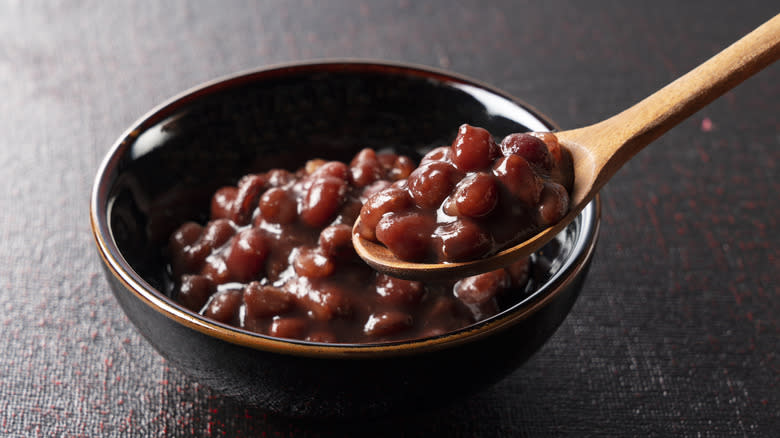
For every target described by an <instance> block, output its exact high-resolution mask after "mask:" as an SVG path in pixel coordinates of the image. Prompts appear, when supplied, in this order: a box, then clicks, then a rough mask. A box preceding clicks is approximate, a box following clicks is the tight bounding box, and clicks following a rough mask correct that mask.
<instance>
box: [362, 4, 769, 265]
mask: <svg viewBox="0 0 780 438" xmlns="http://www.w3.org/2000/svg"><path fill="white" fill-rule="evenodd" d="M778 58H780V14H779V15H776V16H775V17H773V18H772V19H770V20H769V21H767V22H766V23H764V24H762V25H761V26H759V27H758V28H756V29H755V30H753V31H752V32H750V33H749V34H747V35H746V36H744V37H743V38H741V39H740V40H738V41H737V42H735V43H734V44H732V45H731V46H729V47H727V48H726V49H725V50H723V51H722V52H720V53H718V54H717V55H715V56H714V57H712V58H710V59H709V60H707V61H706V62H704V63H703V64H701V65H699V66H698V67H696V68H695V69H693V70H691V71H690V72H688V73H687V74H685V75H683V76H682V77H680V78H678V79H677V80H675V81H674V82H672V83H670V84H669V85H667V86H665V87H663V88H661V89H660V90H658V91H657V92H655V93H654V94H652V95H650V96H648V97H647V98H645V99H644V100H642V101H640V102H639V103H637V104H635V105H634V106H632V107H630V108H628V109H627V110H625V111H623V112H621V113H619V114H617V115H615V116H613V117H611V118H609V119H606V120H604V121H602V122H599V123H596V124H593V125H590V126H586V127H583V128H578V129H573V130H567V131H562V132H556V133H555V134H556V136H557V137H558V141H559V142H560V144H561V145H563V146H564V147H566V148H568V150H569V151H570V152H571V154H572V159H573V161H574V185H573V187H572V192H571V195H570V208H569V212H568V214H566V216H564V217H563V219H561V220H560V221H559V222H558V223H556V224H555V225H553V226H550V227H549V228H546V229H544V230H542V231H540V232H539V233H537V234H536V235H534V236H533V237H531V238H529V239H527V240H525V241H523V242H520V243H518V244H516V245H514V246H512V247H509V248H506V249H504V250H502V251H500V252H498V253H496V254H494V255H491V256H488V257H485V258H480V259H476V260H470V261H465V262H450V263H415V262H408V261H403V260H400V259H398V258H396V257H395V256H394V255H393V254H392V253H391V252H390V251H389V250H388V249H387V248H386V247H384V246H382V245H381V244H378V243H375V242H372V241H369V240H366V239H364V238H362V237H360V235H359V234H358V233H357V232H356V231H355V230H357V229H358V227H359V226H360V219H358V220H357V221H356V222H355V226H354V228H353V233H352V242H353V245H354V247H355V250H356V251H357V253H358V255H359V256H360V257H361V258H362V259H363V260H365V261H366V263H368V264H369V265H370V266H371V267H373V268H374V269H376V270H378V271H380V272H384V273H387V274H389V275H392V276H395V277H400V278H407V279H419V280H435V279H437V278H445V277H466V276H470V275H476V274H479V273H482V272H487V271H492V270H495V269H498V268H501V267H504V266H507V265H509V264H511V263H512V262H514V261H517V260H519V259H520V258H522V257H527V256H528V255H530V254H531V253H533V252H534V251H536V250H538V249H540V248H541V247H542V246H544V245H545V244H546V243H547V242H549V241H550V240H552V239H553V238H554V237H555V235H557V234H558V233H559V232H561V231H562V230H563V229H564V228H566V226H567V225H568V224H569V223H570V222H571V221H573V220H574V219H575V218H576V217H577V216H578V215H579V214H580V212H581V211H582V209H583V208H584V207H585V206H586V205H587V204H588V203H589V202H590V201H591V200H592V199H593V198H594V197H595V196H596V194H597V193H598V191H599V190H600V189H601V188H602V187H603V186H604V185H605V184H606V183H607V182H608V181H609V180H610V178H612V176H614V175H615V173H617V171H618V170H619V169H620V168H621V167H622V166H623V165H624V164H625V163H626V162H628V161H629V160H630V159H631V158H633V157H634V155H636V154H637V153H638V152H639V151H640V150H642V149H643V148H644V147H645V146H647V145H648V144H650V143H651V142H653V141H654V140H655V139H657V138H658V137H660V136H661V135H663V134H664V133H665V132H667V131H668V130H670V129H671V128H672V127H674V126H676V125H677V124H678V123H680V122H682V121H683V120H685V119H686V118H688V117H689V116H691V115H692V114H694V113H695V112H697V111H698V110H700V109H702V108H703V107H705V106H706V105H708V104H709V103H710V102H712V101H713V100H715V99H716V98H717V97H719V96H721V95H722V94H724V93H725V92H726V91H728V90H730V89H732V88H734V87H735V86H737V85H738V84H739V83H741V82H742V81H744V80H745V79H747V78H749V77H751V76H753V75H754V74H756V73H758V72H759V71H761V70H762V69H764V68H765V67H767V66H769V65H771V64H772V63H773V62H775V61H776V60H777V59H778Z"/></svg>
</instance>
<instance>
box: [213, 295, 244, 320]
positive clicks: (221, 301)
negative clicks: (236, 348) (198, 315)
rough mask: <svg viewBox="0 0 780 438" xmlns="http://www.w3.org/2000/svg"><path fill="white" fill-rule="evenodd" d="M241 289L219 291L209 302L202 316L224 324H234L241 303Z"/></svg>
mask: <svg viewBox="0 0 780 438" xmlns="http://www.w3.org/2000/svg"><path fill="white" fill-rule="evenodd" d="M242 296H243V294H242V292H241V289H227V290H221V291H219V292H217V293H216V294H214V296H213V297H212V298H211V301H209V304H208V306H207V307H206V311H205V312H204V315H205V316H206V317H209V318H211V319H214V320H217V321H219V322H224V323H235V322H236V321H237V317H238V309H239V308H240V307H241V301H242Z"/></svg>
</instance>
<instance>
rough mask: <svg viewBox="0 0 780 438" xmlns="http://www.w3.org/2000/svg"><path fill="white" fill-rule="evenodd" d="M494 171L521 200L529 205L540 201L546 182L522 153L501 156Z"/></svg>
mask: <svg viewBox="0 0 780 438" xmlns="http://www.w3.org/2000/svg"><path fill="white" fill-rule="evenodd" d="M493 173H494V174H495V175H496V177H497V178H498V179H499V181H501V183H502V184H504V186H506V188H507V189H508V190H509V192H510V193H512V194H513V195H515V197H516V198H517V199H519V200H520V201H521V202H524V203H525V204H527V205H529V206H532V205H536V204H537V203H538V202H539V196H540V195H541V193H542V188H543V187H544V183H543V181H542V180H541V179H540V178H539V177H537V176H536V174H535V173H534V171H533V169H532V168H531V165H530V164H529V163H528V161H527V160H526V159H525V158H523V157H521V156H520V155H507V156H506V157H502V158H499V159H498V160H496V163H495V165H494V166H493Z"/></svg>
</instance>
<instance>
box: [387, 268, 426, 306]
mask: <svg viewBox="0 0 780 438" xmlns="http://www.w3.org/2000/svg"><path fill="white" fill-rule="evenodd" d="M376 293H377V294H379V296H380V297H381V298H380V301H381V302H384V303H388V304H391V305H394V306H403V307H411V306H415V305H416V304H418V303H419V302H420V301H421V300H422V298H423V295H424V294H425V286H424V285H423V284H422V283H420V282H419V281H411V280H403V279H400V278H395V277H391V276H389V275H386V274H378V275H377V277H376Z"/></svg>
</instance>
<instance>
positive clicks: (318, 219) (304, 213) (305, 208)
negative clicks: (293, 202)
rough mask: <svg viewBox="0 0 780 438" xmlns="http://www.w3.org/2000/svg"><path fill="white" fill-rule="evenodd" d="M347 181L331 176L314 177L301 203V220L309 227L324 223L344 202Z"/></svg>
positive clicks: (320, 225)
mask: <svg viewBox="0 0 780 438" xmlns="http://www.w3.org/2000/svg"><path fill="white" fill-rule="evenodd" d="M346 192H347V183H346V182H345V181H344V180H341V179H339V178H335V177H332V176H324V177H321V178H317V179H315V180H314V181H313V182H312V184H311V187H309V189H308V191H307V192H306V196H305V198H304V200H303V204H302V205H301V220H303V222H304V223H305V224H307V225H309V226H311V227H314V228H319V227H322V226H323V225H326V224H327V223H328V222H329V221H330V220H331V219H332V218H333V216H334V215H335V214H336V212H337V211H338V210H339V208H340V207H341V204H342V203H343V202H344V196H345V195H346Z"/></svg>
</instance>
